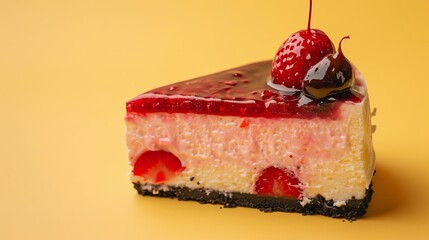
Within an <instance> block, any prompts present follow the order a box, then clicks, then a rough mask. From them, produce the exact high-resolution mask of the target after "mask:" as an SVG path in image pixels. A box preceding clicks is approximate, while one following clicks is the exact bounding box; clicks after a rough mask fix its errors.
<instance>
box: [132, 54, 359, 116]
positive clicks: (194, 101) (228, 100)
mask: <svg viewBox="0 0 429 240" xmlns="http://www.w3.org/2000/svg"><path fill="white" fill-rule="evenodd" d="M270 78H271V61H264V62H258V63H253V64H249V65H245V66H242V67H238V68H234V69H231V70H227V71H223V72H220V73H215V74H212V75H208V76H204V77H200V78H196V79H192V80H188V81H184V82H179V83H175V84H172V85H168V86H164V87H160V88H157V89H154V90H152V91H149V92H147V93H144V94H141V95H139V96H137V97H135V98H134V99H132V100H130V101H129V102H127V112H128V113H130V112H133V113H141V114H146V113H154V112H167V113H197V114H211V115H221V116H243V117H265V118H275V117H283V118H314V117H320V118H329V119H336V118H338V117H339V116H338V115H339V114H338V108H339V106H340V105H341V103H342V102H345V101H353V102H360V101H361V100H362V98H363V96H359V95H353V94H350V93H348V94H340V95H337V96H335V99H334V98H330V99H327V100H323V101H316V100H311V99H309V98H307V97H305V96H304V95H303V94H302V92H301V91H298V92H293V93H286V92H281V91H278V90H276V89H274V88H272V87H270V86H268V85H267V82H268V81H269V79H270Z"/></svg>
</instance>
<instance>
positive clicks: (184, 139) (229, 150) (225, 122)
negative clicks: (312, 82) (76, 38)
mask: <svg viewBox="0 0 429 240" xmlns="http://www.w3.org/2000/svg"><path fill="white" fill-rule="evenodd" d="M340 112H341V117H340V118H339V119H336V120H332V119H321V118H313V119H300V118H261V117H257V118H252V117H236V116H217V115H204V114H193V113H147V114H139V113H132V112H130V113H128V114H127V118H126V124H127V133H126V138H127V145H128V149H129V159H130V164H131V165H134V163H135V161H136V159H137V158H138V157H139V156H140V155H141V154H142V153H144V152H146V151H149V150H151V151H155V150H164V151H168V152H171V153H173V154H174V155H176V156H177V157H178V158H179V159H180V160H181V162H182V165H183V166H184V167H185V169H184V170H183V172H182V173H181V174H180V175H179V176H177V177H176V178H175V179H172V180H170V181H168V182H166V183H165V184H168V185H171V186H178V187H189V188H207V189H216V190H218V191H225V192H241V193H254V183H255V182H256V180H257V178H258V176H259V174H260V172H261V171H262V170H263V169H265V168H267V167H270V166H276V167H281V168H286V169H288V170H289V171H291V172H293V173H294V174H295V176H296V177H297V178H298V179H299V181H300V182H301V184H302V185H301V186H300V187H301V188H302V190H303V192H302V197H303V199H306V198H312V197H315V196H317V195H322V196H323V197H325V198H326V199H327V200H333V201H334V202H335V203H336V204H337V205H341V204H342V203H343V202H344V201H346V200H348V199H351V198H353V197H354V198H356V199H362V198H363V197H364V196H365V191H366V189H367V188H368V187H369V184H370V182H371V178H372V175H373V171H374V156H373V155H374V153H373V150H372V144H371V124H370V119H369V118H370V113H369V103H368V99H367V98H365V99H364V100H363V101H362V102H360V103H343V104H342V105H341V109H340ZM243 122H244V123H245V124H243ZM131 178H132V181H133V182H140V183H145V182H146V181H145V179H144V178H143V177H140V176H133V175H132V176H131Z"/></svg>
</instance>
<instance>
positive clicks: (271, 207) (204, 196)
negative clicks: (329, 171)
mask: <svg viewBox="0 0 429 240" xmlns="http://www.w3.org/2000/svg"><path fill="white" fill-rule="evenodd" d="M133 184H134V188H135V189H136V190H137V191H138V193H139V194H141V195H143V196H157V197H168V198H177V199H179V200H185V201H187V200H191V201H197V202H199V203H202V204H206V203H211V204H222V205H224V207H225V208H232V207H249V208H257V209H259V210H261V211H263V212H296V213H301V214H303V215H324V216H328V217H333V218H344V219H347V220H349V221H354V220H356V219H357V218H359V217H361V216H363V215H364V214H365V213H366V209H367V208H368V203H369V202H370V201H371V197H372V194H373V190H372V184H371V185H370V187H369V188H368V189H367V191H366V195H365V197H364V198H363V199H350V200H347V201H346V204H345V205H343V206H340V207H336V206H334V205H333V204H334V202H333V201H332V200H326V199H325V198H324V197H322V196H320V195H319V196H317V197H315V198H312V199H310V201H308V203H307V204H305V205H304V206H302V205H301V203H300V200H298V199H293V198H285V197H273V196H261V195H255V194H249V193H239V192H219V191H215V190H209V189H203V188H197V189H191V188H188V187H171V186H167V185H155V184H148V183H146V184H140V183H133Z"/></svg>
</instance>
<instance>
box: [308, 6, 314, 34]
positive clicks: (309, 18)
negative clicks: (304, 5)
mask: <svg viewBox="0 0 429 240" xmlns="http://www.w3.org/2000/svg"><path fill="white" fill-rule="evenodd" d="M312 6H313V1H312V0H310V11H309V13H308V23H307V33H308V34H310V22H311V9H312Z"/></svg>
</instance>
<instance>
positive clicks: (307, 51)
mask: <svg viewBox="0 0 429 240" xmlns="http://www.w3.org/2000/svg"><path fill="white" fill-rule="evenodd" d="M311 8H312V1H310V13H309V17H308V26H307V29H305V30H301V31H298V32H296V33H294V34H292V35H291V36H290V37H289V38H288V39H286V41H285V42H284V43H283V44H282V45H281V46H280V48H279V50H278V51H277V53H276V56H275V58H274V60H273V65H272V72H271V76H272V79H271V81H272V83H274V86H275V85H282V87H280V88H279V89H280V90H284V89H290V90H301V89H302V82H303V79H304V77H305V75H306V73H307V71H308V70H309V69H310V67H311V66H313V65H314V64H316V63H318V62H319V61H320V60H322V58H324V57H325V56H326V55H328V54H331V53H334V50H335V49H334V45H333V44H332V42H331V40H330V39H329V37H328V36H327V35H326V34H325V33H324V32H323V31H321V30H318V29H311V28H310V21H311ZM271 85H273V84H271Z"/></svg>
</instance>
